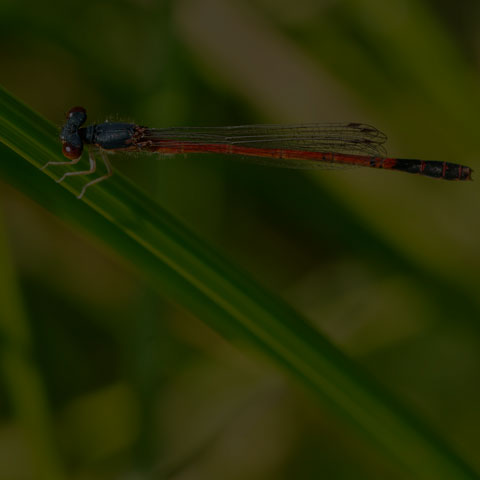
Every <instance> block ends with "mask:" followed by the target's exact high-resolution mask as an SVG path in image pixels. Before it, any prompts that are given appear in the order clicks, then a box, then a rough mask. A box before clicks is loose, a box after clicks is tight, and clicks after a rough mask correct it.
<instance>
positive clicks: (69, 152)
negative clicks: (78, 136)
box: [62, 143, 83, 160]
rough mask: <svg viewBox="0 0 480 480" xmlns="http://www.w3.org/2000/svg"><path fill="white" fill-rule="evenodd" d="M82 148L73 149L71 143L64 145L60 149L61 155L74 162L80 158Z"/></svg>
mask: <svg viewBox="0 0 480 480" xmlns="http://www.w3.org/2000/svg"><path fill="white" fill-rule="evenodd" d="M82 150H83V148H82V147H75V146H73V145H72V144H71V143H64V144H63V147H62V152H63V154H64V155H65V156H66V157H67V158H69V159H70V160H76V159H77V158H80V157H81V156H82Z"/></svg>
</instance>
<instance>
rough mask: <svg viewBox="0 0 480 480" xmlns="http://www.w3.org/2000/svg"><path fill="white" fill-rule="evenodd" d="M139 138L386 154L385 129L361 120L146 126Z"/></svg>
mask: <svg viewBox="0 0 480 480" xmlns="http://www.w3.org/2000/svg"><path fill="white" fill-rule="evenodd" d="M142 140H148V141H150V142H151V143H152V144H153V145H155V144H158V145H160V144H161V145H165V144H166V143H168V145H169V147H171V148H175V146H178V147H182V146H183V145H186V144H188V145H206V144H216V145H236V146H244V147H250V148H259V149H269V150H276V149H288V150H300V151H310V152H333V153H344V154H353V155H372V156H385V155H386V150H385V147H384V146H383V144H384V143H385V141H386V140H387V137H386V135H385V134H384V133H382V132H380V131H379V130H377V129H376V128H375V127H372V126H371V125H367V124H363V123H329V124H304V125H245V126H236V127H198V128H197V127H174V128H162V129H153V128H146V129H145V132H144V134H143V138H142Z"/></svg>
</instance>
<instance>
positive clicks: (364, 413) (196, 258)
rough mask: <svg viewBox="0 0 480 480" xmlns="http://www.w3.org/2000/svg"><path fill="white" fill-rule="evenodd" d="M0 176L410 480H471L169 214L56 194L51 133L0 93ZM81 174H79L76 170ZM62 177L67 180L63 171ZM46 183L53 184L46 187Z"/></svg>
mask: <svg viewBox="0 0 480 480" xmlns="http://www.w3.org/2000/svg"><path fill="white" fill-rule="evenodd" d="M0 140H1V141H2V142H3V143H4V144H5V145H6V146H8V147H9V148H10V149H11V150H13V151H14V152H16V155H15V154H13V153H11V152H9V151H8V148H5V147H3V148H1V150H0V153H1V158H2V161H1V162H0V175H1V176H2V177H3V178H4V179H6V180H7V181H9V182H10V183H12V184H13V185H14V186H16V187H17V188H18V189H19V190H21V191H22V192H24V193H25V194H26V195H28V196H30V197H32V198H34V199H35V200H36V201H37V202H38V203H39V204H41V205H43V206H44V207H46V208H47V209H48V210H50V211H51V212H53V213H55V214H56V215H58V216H59V217H60V218H62V219H63V220H65V221H66V222H67V223H69V224H72V225H75V227H80V228H81V229H82V230H83V231H85V232H87V233H88V234H90V235H91V236H93V237H96V238H97V239H99V240H100V241H101V242H102V243H103V244H104V245H108V248H109V249H110V250H112V251H114V252H116V253H118V254H120V255H121V256H122V257H124V258H126V259H128V260H129V261H130V262H131V263H133V264H134V265H135V266H136V267H137V268H138V269H139V270H141V271H142V272H143V273H145V274H147V275H148V276H149V277H150V278H151V280H152V282H153V284H154V285H155V287H156V288H157V289H158V290H159V292H161V293H162V295H164V296H166V297H168V298H170V299H171V300H173V301H175V302H177V303H179V304H180V305H182V306H183V307H185V308H187V309H188V310H190V311H191V312H193V313H194V314H195V315H197V316H198V317H199V318H201V319H202V320H203V321H204V322H205V323H207V324H208V325H209V326H210V327H212V328H213V329H215V330H216V331H218V332H220V333H221V334H222V335H224V336H225V337H227V338H229V339H231V340H232V341H233V342H234V343H235V344H237V345H243V344H245V343H247V344H249V345H253V346H255V347H256V349H257V350H258V351H260V352H262V353H263V354H264V355H266V356H268V357H270V358H271V359H272V360H274V361H275V362H276V363H278V364H279V365H281V366H283V367H284V368H286V369H287V370H289V371H290V372H292V373H293V374H294V375H295V376H296V377H297V378H298V379H299V380H300V381H301V382H302V383H303V384H304V385H305V386H307V387H308V388H310V389H311V390H313V391H314V392H316V393H317V394H319V395H320V396H321V398H322V399H323V401H324V402H326V403H328V404H329V405H330V406H331V407H332V408H333V409H335V410H336V411H337V413H339V414H340V415H341V416H342V417H343V418H344V419H347V420H349V421H350V422H351V423H352V424H353V425H355V426H356V427H357V428H358V429H359V430H360V431H362V432H363V434H364V435H365V436H366V437H368V438H370V439H372V440H374V441H375V442H376V444H377V446H379V447H380V448H381V449H382V450H383V451H384V452H385V453H388V454H389V455H390V456H391V457H392V458H394V459H396V461H397V462H398V463H399V464H401V465H403V466H404V467H405V468H406V469H407V470H409V471H410V472H412V473H413V474H415V478H437V479H441V478H445V479H446V478H465V479H467V478H476V474H475V473H474V471H473V470H472V469H471V467H469V466H468V465H467V463H466V462H465V461H464V460H462V459H461V457H460V456H458V455H457V454H456V453H455V452H453V450H452V449H450V448H449V447H448V446H447V445H446V444H445V443H444V442H443V441H442V440H441V439H440V438H439V437H438V436H437V435H436V434H435V433H433V432H432V431H431V430H430V429H429V428H428V427H426V426H425V425H424V424H423V423H422V421H420V420H419V419H417V418H415V417H414V415H412V414H411V413H410V412H408V411H407V410H406V409H405V408H404V407H403V406H401V405H400V404H399V402H398V401H397V400H396V399H394V398H393V397H391V396H390V395H389V394H388V393H386V392H385V391H383V390H382V388H381V387H380V386H378V385H376V384H374V383H373V382H372V381H371V380H370V379H368V378H367V377H366V376H365V375H364V374H363V373H362V372H361V371H359V370H358V369H357V368H356V366H355V364H354V363H353V362H352V361H350V360H349V359H348V358H347V357H346V356H344V355H343V354H342V353H341V352H340V351H339V350H338V349H337V348H335V347H334V346H333V345H332V344H331V343H330V342H329V341H328V340H327V339H326V338H325V337H323V336H322V335H321V334H320V333H319V332H317V331H316V330H315V329H314V328H312V327H311V326H310V325H309V324H308V323H307V322H306V321H305V319H304V318H303V317H302V316H301V315H299V314H298V313H297V312H295V311H294V310H293V309H292V308H291V307H289V306H288V305H287V304H285V303H284V302H283V301H281V300H280V299H278V298H276V297H275V296H273V295H271V294H269V293H268V292H266V291H265V290H263V289H262V288H261V287H260V286H258V285H257V284H256V283H255V282H254V281H253V280H252V279H251V278H249V277H248V276H247V275H245V274H243V273H241V272H240V271H238V270H237V269H236V268H235V267H233V266H231V265H230V264H229V263H228V261H226V260H225V259H224V258H222V257H221V256H219V255H218V254H217V253H216V252H214V251H213V250H212V249H210V248H209V247H208V246H206V245H205V244H203V243H202V242H201V241H200V240H199V239H197V238H196V237H195V235H193V234H192V233H191V232H190V231H188V230H187V229H186V228H185V227H183V226H182V225H181V224H180V223H179V222H177V221H176V220H175V219H174V218H172V216H171V215H169V214H168V213H167V212H165V211H164V210H163V209H162V208H161V207H160V206H158V205H155V204H153V203H152V201H151V200H150V199H149V198H148V197H147V196H146V195H144V194H143V193H142V192H141V191H139V190H138V189H137V188H136V187H134V186H133V185H132V184H131V183H130V182H128V180H126V179H125V178H123V177H122V176H121V175H119V174H116V175H115V176H114V177H113V179H111V180H110V181H108V182H103V183H101V184H100V185H98V186H96V187H95V188H92V189H90V190H89V191H88V193H87V195H86V198H85V199H84V201H78V200H76V198H75V197H74V196H73V195H72V194H71V192H73V193H75V194H78V193H79V191H80V188H81V185H82V184H83V182H84V181H85V180H84V179H81V178H73V179H71V181H69V182H68V183H67V182H65V183H64V184H62V185H57V184H55V183H54V182H53V181H52V178H58V176H59V175H57V173H55V172H58V171H59V170H53V169H52V170H51V171H47V172H43V171H39V170H38V167H39V166H41V165H43V164H44V163H46V162H47V161H48V160H54V159H60V158H61V157H60V153H59V152H60V146H59V142H58V141H57V132H56V129H55V128H54V127H53V126H51V125H50V124H49V123H48V122H47V121H46V120H44V119H43V118H42V117H40V116H39V115H37V114H36V113H34V112H32V111H31V110H30V109H28V107H26V106H25V105H23V104H21V103H20V102H19V101H18V100H16V99H15V98H13V97H12V96H11V95H10V94H8V93H7V92H6V91H4V90H1V89H0ZM80 168H81V167H80ZM61 171H62V173H63V171H65V170H64V169H62V170H61ZM49 177H52V178H49Z"/></svg>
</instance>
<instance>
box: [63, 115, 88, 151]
mask: <svg viewBox="0 0 480 480" xmlns="http://www.w3.org/2000/svg"><path fill="white" fill-rule="evenodd" d="M86 120H87V112H86V110H85V109H84V108H83V107H73V108H71V109H70V110H69V111H68V112H67V121H66V122H65V124H64V125H63V128H62V131H61V132H60V140H61V141H62V143H63V148H62V152H63V154H64V155H65V156H66V157H67V158H69V159H70V160H76V159H77V158H79V157H80V156H81V155H82V152H83V139H82V137H81V136H80V132H79V128H80V127H81V126H82V125H83V124H84V123H85V121H86Z"/></svg>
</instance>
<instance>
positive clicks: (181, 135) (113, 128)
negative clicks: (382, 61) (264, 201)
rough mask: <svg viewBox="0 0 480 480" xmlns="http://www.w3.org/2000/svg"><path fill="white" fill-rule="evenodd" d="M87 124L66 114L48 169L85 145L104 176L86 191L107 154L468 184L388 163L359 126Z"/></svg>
mask: <svg viewBox="0 0 480 480" xmlns="http://www.w3.org/2000/svg"><path fill="white" fill-rule="evenodd" d="M86 119H87V113H86V110H85V109H84V108H83V107H73V108H72V109H70V110H69V111H68V113H67V120H66V122H65V125H64V126H63V128H62V131H61V134H60V139H61V141H62V143H63V154H64V155H65V157H67V158H68V159H69V160H70V161H66V162H48V163H47V164H46V165H44V166H43V167H42V168H46V167H48V166H49V165H74V164H76V163H78V162H79V161H80V158H81V156H82V152H83V146H84V144H87V145H92V146H94V147H97V149H98V150H99V151H100V154H101V156H102V159H103V162H104V163H105V166H106V170H107V173H106V174H105V175H102V176H101V177H99V178H96V179H95V180H92V181H90V182H88V183H87V184H86V185H85V186H84V187H83V189H82V191H81V192H80V195H78V198H82V196H83V195H84V193H85V191H86V189H87V188H88V187H90V186H92V185H94V184H95V183H98V182H101V181H102V180H105V179H107V178H108V177H111V176H112V174H113V170H112V167H111V165H110V162H109V161H108V158H107V156H106V155H105V152H116V151H127V152H137V151H145V152H156V153H160V154H190V153H221V154H226V155H237V156H244V157H252V158H256V159H257V161H258V162H260V163H264V164H270V165H274V166H283V167H290V168H315V167H320V168H322V167H323V168H325V167H328V166H337V165H344V166H345V165H351V166H362V167H372V168H383V169H387V170H397V171H402V172H407V173H415V174H418V175H424V176H427V177H433V178H443V179H445V180H471V175H472V169H471V168H470V167H466V166H463V165H458V164H456V163H450V162H441V161H436V160H415V159H402V158H390V157H388V156H387V154H386V151H385V148H384V146H383V144H384V143H385V141H386V139H387V137H386V136H385V134H383V133H382V132H380V131H379V130H377V129H376V128H375V127H372V126H370V125H367V124H363V123H330V124H304V125H284V126H283V125H244V126H237V127H172V128H150V127H142V126H139V125H136V124H134V123H121V122H105V123H100V124H96V125H90V126H88V127H82V125H83V124H84V123H85V121H86ZM89 160H90V168H89V170H85V171H80V172H67V173H65V174H64V175H63V176H62V177H61V178H60V179H59V180H57V181H58V182H61V181H63V180H64V179H65V178H66V177H68V176H73V175H88V174H91V173H94V172H95V170H96V161H95V156H94V153H93V151H92V149H90V151H89Z"/></svg>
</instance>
